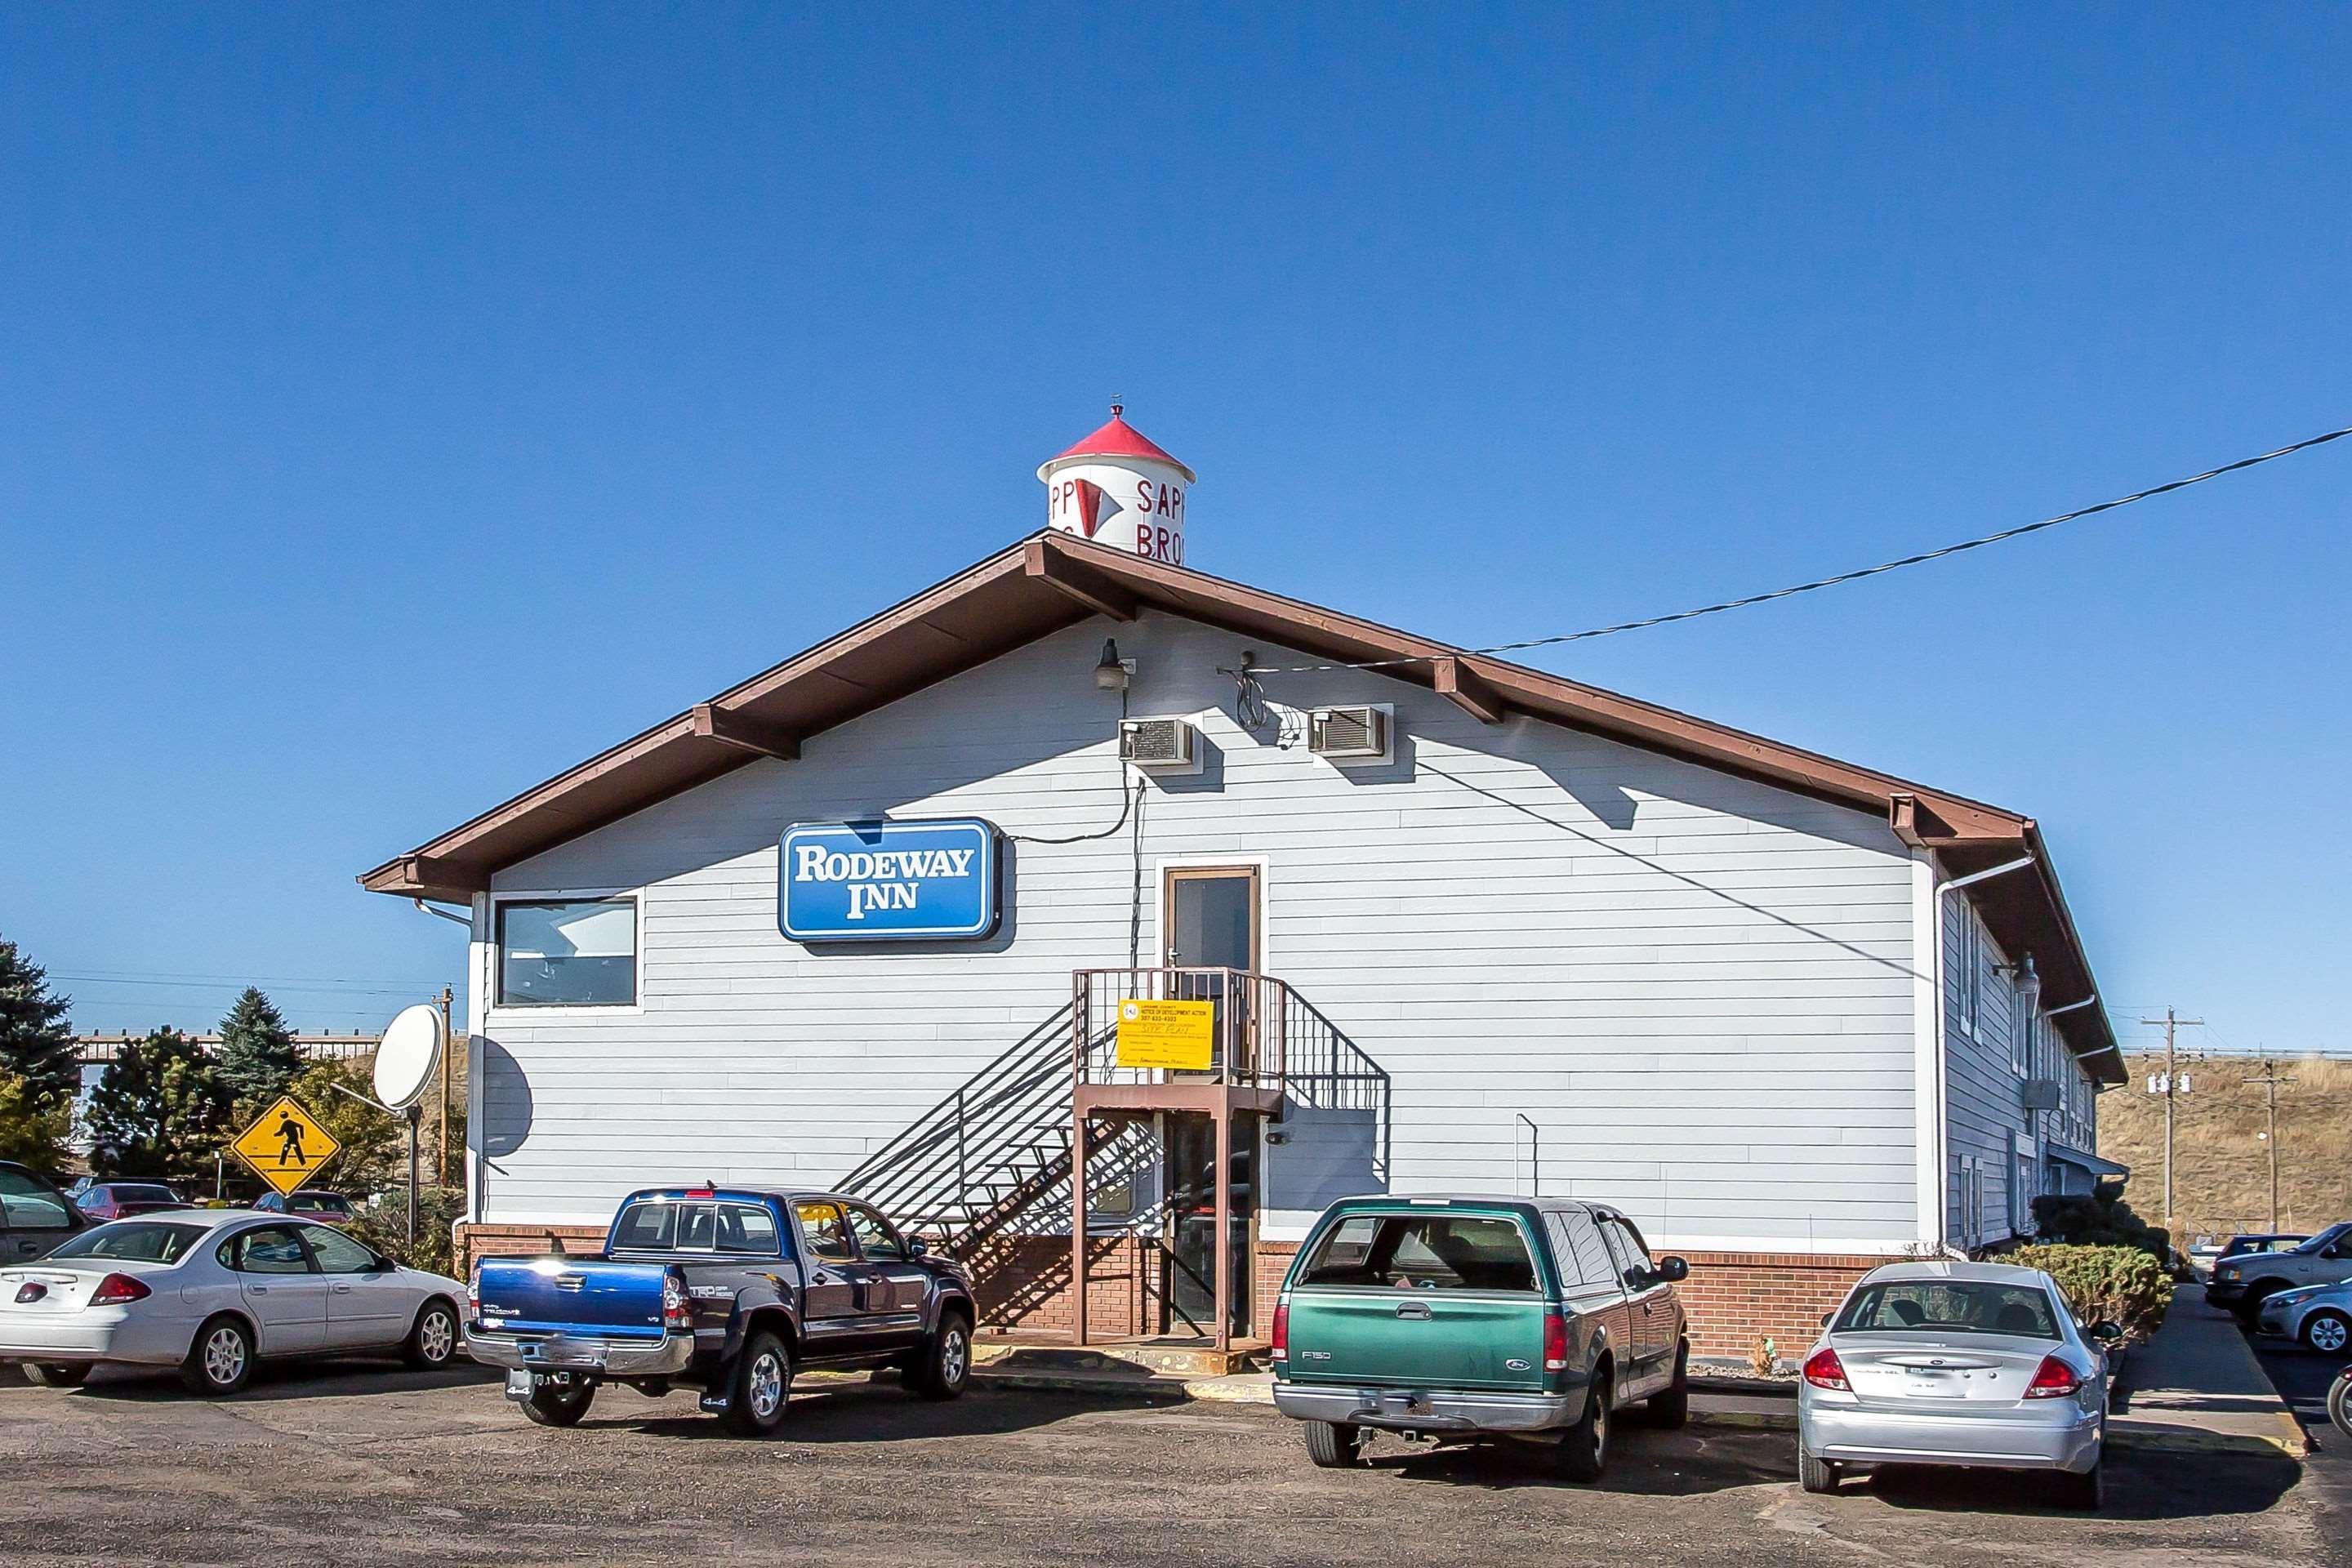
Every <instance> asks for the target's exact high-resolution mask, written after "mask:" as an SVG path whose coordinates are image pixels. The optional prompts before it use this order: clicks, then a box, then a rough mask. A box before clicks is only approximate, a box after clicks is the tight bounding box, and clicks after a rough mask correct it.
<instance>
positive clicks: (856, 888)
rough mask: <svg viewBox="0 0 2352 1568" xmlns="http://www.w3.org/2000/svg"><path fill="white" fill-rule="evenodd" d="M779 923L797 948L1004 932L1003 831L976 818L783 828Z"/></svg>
mask: <svg viewBox="0 0 2352 1568" xmlns="http://www.w3.org/2000/svg"><path fill="white" fill-rule="evenodd" d="M777 882H778V888H777V909H776V923H777V925H778V926H779V927H781V928H782V931H783V933H784V934H785V935H786V936H788V937H790V938H792V939H793V941H794V942H918V941H919V942H943V941H951V940H954V939H956V938H959V937H961V938H965V939H970V938H972V937H983V936H986V935H988V934H989V933H990V932H992V931H994V930H995V929H996V921H997V919H998V916H999V914H1000V913H1001V910H1000V909H999V903H998V892H997V852H996V827H995V825H994V824H992V823H988V822H983V821H982V820H981V819H980V818H979V817H976V816H958V817H940V818H935V819H933V820H930V821H924V822H803V823H798V824H795V825H794V826H791V827H787V828H786V829H784V838H783V846H782V854H781V856H780V857H779V858H778V861H777Z"/></svg>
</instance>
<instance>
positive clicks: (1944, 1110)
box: [1920, 855, 2034, 1252]
mask: <svg viewBox="0 0 2352 1568" xmlns="http://www.w3.org/2000/svg"><path fill="white" fill-rule="evenodd" d="M2033 863H2034V862H2033V857H2032V856H2031V855H2021V856H2019V857H2018V858H2016V859H2014V860H2004V861H2002V862H2001V863H2000V865H1998V866H1989V867H1987V868H1985V869H1983V870H1981V871H1971V872H1969V874H1968V875H1967V876H1965V877H1951V878H1948V879H1945V880H1943V881H1940V882H1938V883H1937V884H1936V886H1935V890H1934V891H1933V892H1932V893H1931V894H1930V895H1929V897H1928V900H1927V942H1928V947H1927V952H1928V963H1927V969H1928V974H1929V982H1928V986H1927V992H1928V1005H1929V1006H1931V1007H1933V1008H1934V1009H1935V1011H1934V1014H1933V1017H1934V1025H1933V1028H1932V1030H1931V1033H1932V1036H1933V1038H1934V1041H1935V1050H1934V1052H1933V1056H1934V1061H1933V1064H1932V1068H1931V1075H1930V1076H1931V1078H1932V1079H1933V1081H1932V1083H1931V1085H1930V1089H1931V1091H1932V1092H1933V1094H1934V1096H1935V1099H1934V1102H1933V1114H1932V1116H1931V1117H1930V1121H1931V1122H1932V1123H1933V1126H1934V1133H1933V1137H1932V1139H1931V1143H1932V1146H1933V1153H1934V1155H1935V1163H1936V1175H1935V1205H1936V1208H1935V1213H1936V1231H1935V1245H1936V1247H1937V1251H1939V1252H1940V1251H1942V1250H1943V1248H1944V1247H1946V1246H1948V1243H1949V1237H1948V1226H1949V1223H1950V1217H1951V1216H1950V1212H1949V1207H1948V1205H1949V1203H1950V1200H1951V1186H1950V1183H1951V1172H1950V1169H1949V1165H1950V1152H1949V1148H1950V1143H1951V1116H1952V1107H1951V1099H1950V1096H1949V1094H1948V1092H1947V1086H1948V1082H1949V1077H1950V1075H1949V1072H1948V1062H1949V1059H1950V1055H1951V1044H1950V1041H1949V1039H1948V1037H1947V1036H1946V1033H1945V1024H1944V1018H1945V1006H1944V895H1945V894H1947V893H1950V892H1957V891H1958V889H1962V888H1967V887H1973V886H1974V885H1975V884H1977V883H1979V882H1984V881H1990V879H1993V878H1995V877H2002V876H2007V875H2008V874H2009V873H2010V872H2011V871H2022V870H2023V869H2025V868H2027V867H2028V866H2031V865H2032V864H2033ZM1929 864H1930V865H1931V866H1932V865H1933V864H1934V862H1933V861H1932V860H1931V861H1930V862H1929ZM1920 1228H1921V1229H1922V1230H1925V1229H1926V1226H1921V1227H1920Z"/></svg>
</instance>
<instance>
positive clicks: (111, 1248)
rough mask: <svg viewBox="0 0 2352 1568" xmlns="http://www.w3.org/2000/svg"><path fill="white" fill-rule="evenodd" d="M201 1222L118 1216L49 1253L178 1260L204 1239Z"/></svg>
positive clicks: (53, 1255)
mask: <svg viewBox="0 0 2352 1568" xmlns="http://www.w3.org/2000/svg"><path fill="white" fill-rule="evenodd" d="M204 1235H205V1227H204V1226H200V1225H173V1224H171V1223H170V1222H168V1221H165V1220H154V1219H119V1220H116V1221H115V1222H114V1223H113V1224H112V1225H102V1226H99V1227H98V1228H97V1229H96V1230H86V1231H83V1232H82V1233H81V1234H80V1235H79V1236H77V1237H74V1238H73V1239H72V1240H70V1241H68V1242H67V1243H66V1244H65V1245H64V1246H62V1247H58V1249H57V1250H56V1251H54V1252H52V1253H50V1254H49V1257H50V1258H114V1259H118V1260H120V1261H121V1262H124V1263H177V1262H178V1261H180V1259H181V1258H182V1257H183V1256H184V1255H185V1254H186V1252H187V1250H188V1248H190V1247H194V1245H195V1244H196V1243H197V1242H199V1241H201V1240H202V1239H204Z"/></svg>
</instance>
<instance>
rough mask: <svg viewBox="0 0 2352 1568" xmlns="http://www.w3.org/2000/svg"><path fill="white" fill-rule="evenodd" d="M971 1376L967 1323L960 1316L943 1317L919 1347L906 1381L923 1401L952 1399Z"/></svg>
mask: <svg viewBox="0 0 2352 1568" xmlns="http://www.w3.org/2000/svg"><path fill="white" fill-rule="evenodd" d="M970 1378H971V1320H970V1319H969V1318H966V1317H965V1316H964V1315H963V1314H962V1313H961V1312H947V1313H943V1314H942V1315H941V1316H940V1331H939V1332H938V1333H935V1334H933V1335H932V1336H931V1337H930V1340H929V1342H927V1343H926V1344H925V1345H924V1346H923V1350H922V1354H921V1359H920V1360H919V1361H918V1362H917V1363H915V1367H914V1375H913V1376H912V1377H911V1378H909V1379H908V1383H909V1384H911V1385H912V1386H913V1388H914V1390H915V1392H916V1393H918V1394H921V1395H922V1396H923V1397H924V1398H926V1399H953V1398H954V1397H955V1396H956V1395H957V1394H961V1393H962V1392H963V1385H964V1384H965V1383H966V1382H967V1381H968V1380H969V1379H970Z"/></svg>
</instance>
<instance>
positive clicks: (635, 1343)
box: [466, 1328, 694, 1377]
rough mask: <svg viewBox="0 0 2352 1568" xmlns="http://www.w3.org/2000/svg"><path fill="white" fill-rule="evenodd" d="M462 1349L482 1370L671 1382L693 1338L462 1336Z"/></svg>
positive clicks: (474, 1332)
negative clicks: (496, 1368) (667, 1379)
mask: <svg viewBox="0 0 2352 1568" xmlns="http://www.w3.org/2000/svg"><path fill="white" fill-rule="evenodd" d="M466 1350H467V1353H468V1354H470V1355H471V1356H472V1357H473V1358H474V1359H475V1360H476V1361H478V1362H480V1363H482V1364H483V1365H485V1366H502V1367H505V1368H506V1369H507V1370H508V1371H509V1372H593V1373H601V1374H602V1375H604V1376H606V1377H670V1376H674V1375H676V1374H677V1373H681V1372H684V1371H685V1370H686V1369H687V1367H688V1364H689V1363H691V1362H692V1361H693V1360H694V1336H693V1335H692V1334H664V1335H663V1336H662V1337H661V1338H660V1339H658V1340H617V1339H604V1338H602V1337H600V1336H595V1335H589V1334H502V1333H488V1332H486V1331H481V1330H478V1329H473V1328H468V1329H467V1331H466Z"/></svg>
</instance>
